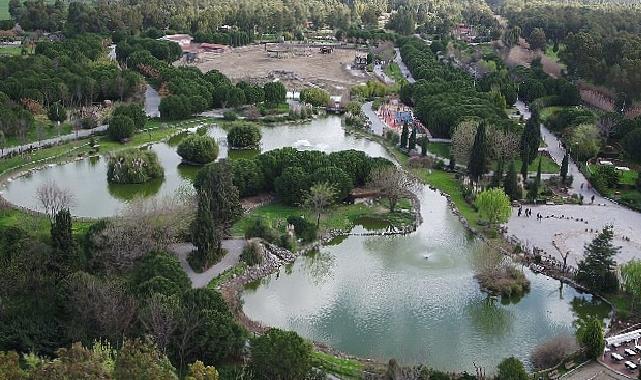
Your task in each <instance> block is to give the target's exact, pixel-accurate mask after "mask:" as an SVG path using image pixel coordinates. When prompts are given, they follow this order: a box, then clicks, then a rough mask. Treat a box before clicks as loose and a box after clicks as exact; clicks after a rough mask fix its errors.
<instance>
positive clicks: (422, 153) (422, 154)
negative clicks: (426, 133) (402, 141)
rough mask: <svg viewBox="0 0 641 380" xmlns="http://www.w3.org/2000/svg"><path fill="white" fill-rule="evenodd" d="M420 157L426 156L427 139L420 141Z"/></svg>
mask: <svg viewBox="0 0 641 380" xmlns="http://www.w3.org/2000/svg"><path fill="white" fill-rule="evenodd" d="M421 156H423V157H425V156H427V137H424V138H423V140H421Z"/></svg>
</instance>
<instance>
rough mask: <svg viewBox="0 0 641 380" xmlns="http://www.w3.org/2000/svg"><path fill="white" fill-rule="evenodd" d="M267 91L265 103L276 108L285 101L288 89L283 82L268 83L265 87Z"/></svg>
mask: <svg viewBox="0 0 641 380" xmlns="http://www.w3.org/2000/svg"><path fill="white" fill-rule="evenodd" d="M263 89H264V91H265V103H267V104H269V105H271V106H275V105H277V104H279V103H283V102H284V101H285V97H286V96H287V89H286V88H285V86H284V85H283V83H282V82H268V83H265V86H264V87H263Z"/></svg>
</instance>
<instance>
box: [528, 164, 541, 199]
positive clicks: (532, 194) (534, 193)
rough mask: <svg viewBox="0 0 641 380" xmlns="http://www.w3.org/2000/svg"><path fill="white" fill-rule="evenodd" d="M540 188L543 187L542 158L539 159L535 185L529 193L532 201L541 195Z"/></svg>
mask: <svg viewBox="0 0 641 380" xmlns="http://www.w3.org/2000/svg"><path fill="white" fill-rule="evenodd" d="M540 187H541V157H539V166H538V168H537V169H536V178H535V179H534V183H533V184H532V186H531V187H530V191H529V192H528V197H529V198H530V199H536V197H537V196H538V195H539V188H540Z"/></svg>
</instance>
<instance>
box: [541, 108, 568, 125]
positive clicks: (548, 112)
mask: <svg viewBox="0 0 641 380" xmlns="http://www.w3.org/2000/svg"><path fill="white" fill-rule="evenodd" d="M563 108H564V107H558V106H552V107H545V108H543V109H542V110H541V112H540V114H539V118H540V119H541V121H542V122H544V123H545V122H546V121H547V120H548V119H549V118H550V116H552V115H554V114H555V113H557V112H559V111H560V110H562V109H563Z"/></svg>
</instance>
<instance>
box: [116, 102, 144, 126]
mask: <svg viewBox="0 0 641 380" xmlns="http://www.w3.org/2000/svg"><path fill="white" fill-rule="evenodd" d="M111 116H112V117H116V116H127V117H128V118H130V119H131V120H132V121H133V122H134V128H135V129H138V130H140V129H144V128H145V123H147V115H145V110H144V109H143V108H142V107H141V106H140V105H139V104H128V105H123V106H118V107H116V109H114V111H113V112H112V113H111Z"/></svg>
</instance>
